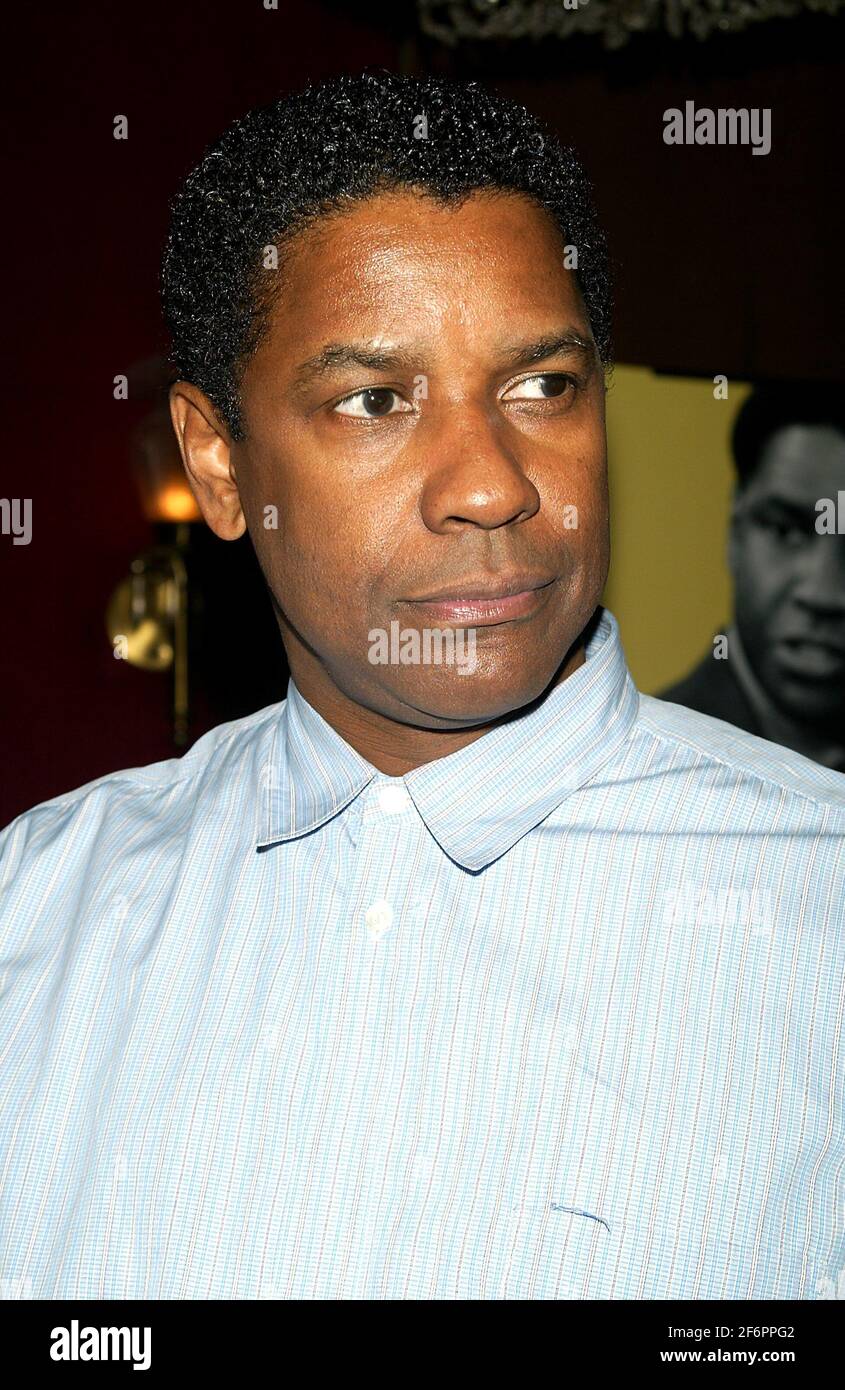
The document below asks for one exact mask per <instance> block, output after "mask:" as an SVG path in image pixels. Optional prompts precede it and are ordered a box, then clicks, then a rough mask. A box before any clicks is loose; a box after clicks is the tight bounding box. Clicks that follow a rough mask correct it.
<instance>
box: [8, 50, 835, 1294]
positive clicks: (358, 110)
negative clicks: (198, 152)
mask: <svg viewBox="0 0 845 1390" xmlns="http://www.w3.org/2000/svg"><path fill="white" fill-rule="evenodd" d="M423 132H424V133H423ZM276 248H278V254H276ZM573 250H574V253H575V255H576V256H577V270H576V269H575V260H574V257H573ZM605 265H606V263H605V257H604V250H603V243H602V238H601V235H600V233H599V231H598V228H597V226H596V223H595V219H594V214H593V212H592V208H591V204H590V200H589V194H588V188H587V185H586V182H585V179H584V176H583V174H582V171H581V169H580V167H579V165H578V163H577V161H576V160H575V158H574V156H573V154H572V153H571V152H570V151H567V150H563V149H561V148H560V146H559V145H558V144H557V143H556V141H555V140H554V139H553V138H552V136H551V135H550V133H549V132H548V131H545V132H541V130H540V128H539V127H538V125H537V123H536V122H535V120H534V119H533V118H532V117H531V116H530V115H529V114H528V113H527V112H526V111H524V110H523V109H522V108H520V107H517V106H513V105H511V104H509V103H505V102H502V101H500V100H498V99H496V98H494V97H492V96H490V95H488V94H486V93H485V92H484V91H483V90H482V89H480V88H479V87H478V86H477V85H475V84H470V85H468V86H459V85H450V84H447V83H444V82H442V81H439V80H434V79H426V80H421V81H416V80H412V79H409V78H399V77H395V76H391V75H388V74H373V75H367V76H364V77H361V78H343V79H337V80H334V81H331V82H329V83H327V84H324V85H322V86H320V87H318V88H314V89H310V90H309V91H307V92H306V93H305V94H303V95H301V96H298V97H296V98H292V99H289V100H286V101H283V102H281V103H279V104H277V105H275V106H273V107H271V108H269V109H268V110H266V111H261V112H254V113H252V114H251V115H249V116H247V117H246V118H245V120H243V121H242V122H240V123H239V124H238V125H236V126H235V127H234V128H233V129H232V130H230V131H229V132H228V133H227V134H226V135H224V137H223V138H222V140H221V141H220V142H219V144H218V145H217V146H216V147H215V148H213V149H212V150H211V151H210V152H209V153H208V154H207V155H206V157H205V159H204V160H203V162H202V163H201V164H200V166H199V167H198V169H196V170H195V171H194V173H193V174H192V175H191V177H190V178H189V180H188V182H187V184H186V186H185V188H184V189H183V191H182V192H181V194H180V196H179V197H178V199H177V200H176V203H175V207H174V212H173V225H172V230H171V235H170V240H169V244H168V249H167V254H166V258H165V272H164V291H165V305H166V311H167V316H168V320H169V323H170V327H171V330H172V333H173V339H174V356H175V360H176V362H177V364H178V368H179V372H180V381H179V383H178V384H177V385H176V386H175V387H174V388H173V392H172V415H173V422H174V426H175V430H176V434H177V437H178V439H179V442H180V447H181V449H182V454H183V458H184V462H185V466H186V469H187V471H188V474H189V476H190V478H191V481H192V485H193V487H194V490H195V492H196V496H197V499H198V501H199V504H200V506H201V507H202V510H203V513H204V515H205V518H206V520H207V522H208V524H209V525H210V526H211V527H212V529H213V530H214V531H215V532H216V533H217V535H219V536H222V537H237V536H239V535H241V534H242V533H243V532H244V529H245V528H248V529H249V531H250V533H251V535H252V538H253V540H254V542H255V546H256V549H257V552H258V556H259V559H260V562H261V565H262V567H263V571H264V574H265V576H266V579H267V583H268V586H269V588H270V591H271V593H272V595H273V600H274V603H275V606H276V610H277V612H278V619H279V625H280V628H281V632H282V637H283V641H284V643H285V647H286V650H287V655H288V660H289V663H290V669H291V674H292V679H291V684H290V685H289V687H288V694H287V700H286V701H285V702H283V703H282V704H280V705H275V706H271V707H270V708H268V709H265V710H262V711H260V712H259V713H257V714H255V715H252V716H250V717H249V718H246V719H242V720H238V721H236V722H234V723H231V724H228V725H224V726H223V727H221V728H218V729H216V730H214V731H213V732H212V733H210V734H208V735H206V736H205V737H204V738H202V739H200V740H199V742H198V743H197V744H196V745H195V746H194V748H193V749H191V751H190V752H189V753H188V754H187V755H186V756H185V757H183V758H181V759H178V760H173V761H170V762H166V763H161V764H158V765H155V766H153V767H149V768H142V769H135V770H131V771H128V772H123V773H117V774H114V775H112V776H108V777H105V778H100V779H99V780H98V781H96V782H94V783H92V784H91V785H90V786H88V787H85V788H82V789H81V790H79V791H77V792H74V793H71V794H70V795H67V796H63V797H59V798H58V799H57V800H55V801H52V802H50V803H48V804H46V805H44V806H41V807H37V808H36V809H35V810H34V811H32V812H30V813H29V814H27V815H24V816H22V817H21V818H20V819H19V820H18V821H16V822H15V823H14V824H13V825H12V826H11V827H10V828H9V829H8V831H7V832H6V835H5V840H4V844H3V849H4V864H3V876H4V877H3V882H4V883H5V885H6V886H5V896H4V900H3V914H4V915H3V919H2V920H3V944H2V950H3V960H4V964H5V969H6V972H7V973H6V1000H5V1008H4V1013H3V1023H2V1032H0V1049H1V1050H0V1056H2V1058H3V1064H2V1065H3V1071H2V1077H3V1085H4V1093H3V1097H2V1099H3V1104H2V1112H0V1113H2V1117H3V1118H2V1126H3V1128H2V1144H0V1172H2V1173H3V1190H2V1201H3V1222H2V1243H3V1252H2V1253H3V1268H4V1270H6V1271H7V1272H8V1275H10V1276H11V1275H13V1276H14V1277H16V1278H19V1279H26V1280H29V1281H30V1285H31V1291H32V1295H33V1296H34V1297H47V1296H53V1295H56V1296H58V1295H71V1294H72V1295H73V1296H76V1297H91V1298H113V1297H116V1298H137V1297H152V1298H255V1297H262V1298H306V1299H334V1298H352V1299H404V1298H407V1299H429V1298H432V1299H467V1298H471V1299H476V1298H485V1299H486V1298H491V1299H499V1298H518V1299H524V1298H531V1299H533V1298H539V1299H547V1298H548V1299H553V1298H575V1299H580V1298H636V1299H639V1298H684V1297H691V1298H719V1297H726V1298H744V1297H768V1296H773V1297H783V1298H816V1297H821V1296H826V1292H827V1291H828V1290H829V1289H830V1287H831V1279H833V1281H834V1284H835V1279H836V1276H837V1273H838V1270H839V1269H840V1268H841V1267H842V1265H843V1263H845V1259H844V1258H843V1256H844V1255H845V1249H844V1248H843V1237H842V1223H841V1212H842V1186H841V1182H842V1167H843V1161H845V1146H843V1142H842V1131H841V1122H842V1100H843V1097H842V1078H843V1076H845V1057H843V1055H842V1036H843V1034H842V1029H841V1027H840V1024H841V1019H842V995H843V969H842V966H843V949H844V948H843V932H842V901H843V891H842V890H843V874H842V850H843V830H845V781H843V779H842V778H841V777H840V776H838V775H836V774H834V773H832V772H829V771H827V770H825V769H823V768H819V767H817V766H815V765H814V764H812V763H811V762H808V761H806V760H805V759H803V758H801V757H799V756H797V755H792V754H784V753H783V752H782V751H781V750H776V749H774V748H773V747H771V746H770V745H769V744H768V743H766V742H763V741H762V740H760V739H757V738H753V737H751V736H749V735H746V734H743V733H740V732H738V731H737V730H735V729H731V728H730V727H728V726H726V725H723V724H721V723H718V722H716V721H714V720H712V719H708V718H706V717H704V716H701V715H698V714H694V713H691V712H688V711H685V710H681V709H677V708H673V707H671V706H669V705H665V704H662V703H661V702H659V701H657V700H650V699H648V698H645V697H641V696H639V695H638V693H637V691H636V689H635V687H634V685H633V683H632V681H631V678H630V676H629V674H628V671H627V669H626V666H625V662H624V658H623V654H622V650H621V647H620V643H619V634H618V630H617V626H616V623H615V621H614V619H613V618H612V616H611V615H609V614H607V613H603V612H602V611H601V610H600V609H599V608H598V603H599V596H600V594H601V591H602V587H603V585H604V581H605V575H606V571H607V565H608V540H607V537H608V507H607V490H606V470H605V464H606V460H605V428H604V374H603V363H604V361H606V359H607V355H608V282H607V273H606V268H605ZM393 624H396V625H397V626H396V627H395V628H394V627H393V626H392V625H393ZM433 630H436V631H438V632H440V633H442V632H443V631H446V632H447V633H451V634H452V637H453V638H454V637H455V634H456V632H457V631H460V632H461V633H469V634H471V635H472V636H473V640H474V648H473V661H472V663H468V662H467V663H464V665H465V667H466V669H464V666H461V665H459V664H458V662H457V661H455V660H453V661H449V660H448V659H447V660H440V661H428V662H425V660H424V659H422V658H421V657H420V655H419V654H420V653H421V652H422V651H423V638H424V637H425V635H426V634H427V633H428V634H429V635H430V634H431V632H432V631H433ZM409 633H410V638H409V636H408V634H409ZM380 634H381V636H382V637H385V640H386V642H387V648H386V649H387V652H388V659H385V660H382V659H381V656H378V654H379V652H380V651H381V647H380V645H379V635H380ZM388 634H389V635H390V638H391V639H392V638H393V636H394V635H395V636H396V639H397V643H401V647H400V648H399V651H400V655H399V656H398V657H397V655H396V654H395V650H394V652H393V653H391V645H390V641H388V640H387V635H388ZM395 646H396V644H394V647H395ZM415 650H416V652H417V658H418V659H416V660H412V659H410V658H412V657H413V656H414V652H415ZM443 650H445V652H446V655H447V657H448V655H449V653H450V651H451V653H452V654H453V655H454V653H455V652H456V651H457V650H458V648H457V645H456V644H454V643H453V646H452V647H451V648H450V647H449V645H448V644H446V645H445V647H444V648H443ZM374 652H376V655H377V656H378V659H376V660H373V659H371V657H372V655H373V653H374ZM382 654H383V653H382ZM406 657H408V658H409V659H405V658H406ZM470 667H471V669H470Z"/></svg>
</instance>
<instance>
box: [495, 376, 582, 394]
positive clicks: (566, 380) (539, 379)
mask: <svg viewBox="0 0 845 1390" xmlns="http://www.w3.org/2000/svg"><path fill="white" fill-rule="evenodd" d="M576 384H577V383H576V381H575V379H574V377H571V376H569V375H568V374H567V373H566V372H542V373H540V374H539V375H538V376H529V377H525V378H524V379H523V380H522V381H518V382H517V383H516V385H515V386H512V387H511V388H510V390H509V391H507V392H506V393H505V394H504V396H502V400H503V401H547V400H554V399H559V398H560V397H561V396H564V395H566V394H567V392H573V391H574V390H575V387H576Z"/></svg>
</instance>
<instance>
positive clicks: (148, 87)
mask: <svg viewBox="0 0 845 1390" xmlns="http://www.w3.org/2000/svg"><path fill="white" fill-rule="evenodd" d="M843 33H845V25H843V21H842V20H841V19H831V18H826V17H822V16H810V17H807V18H804V19H799V20H791V21H775V22H771V23H769V24H765V25H760V26H757V27H755V28H753V29H752V30H750V31H749V32H747V33H746V34H745V35H740V36H732V37H724V38H722V37H720V38H718V39H711V40H708V41H706V42H704V43H699V42H697V41H696V40H694V39H685V40H682V41H673V40H670V39H668V38H659V37H656V36H648V35H645V36H642V37H638V38H636V39H634V40H633V41H632V42H631V44H630V45H629V46H628V48H627V49H625V50H623V51H622V52H620V53H617V54H608V53H607V51H606V50H605V49H604V48H603V47H602V45H601V43H600V41H599V40H596V39H586V38H577V39H572V40H567V41H565V42H560V41H556V40H546V41H543V42H542V43H541V44H539V45H536V44H530V43H520V44H517V45H506V46H496V47H488V46H486V45H484V44H481V43H476V44H474V45H469V46H467V47H465V48H462V49H456V50H453V49H449V48H447V47H445V46H442V45H439V44H437V43H435V42H433V41H431V40H425V39H423V38H421V37H420V35H419V33H418V31H417V28H416V22H415V10H414V6H413V5H412V4H408V3H404V0H394V3H390V4H382V5H379V4H375V5H372V4H370V5H365V4H359V3H349V4H342V3H331V0H322V3H318V0H304V3H301V4H295V3H288V2H287V0H280V8H279V10H278V11H267V10H265V9H264V8H263V6H262V4H261V0H205V3H188V2H187V0H166V2H165V0H144V3H139V0H121V2H120V3H119V4H108V3H102V0H101V2H100V3H95V2H94V0H83V2H82V3H78V4H75V5H71V6H67V5H61V6H59V5H50V4H47V5H44V4H41V5H38V6H37V8H36V7H34V8H33V12H32V14H31V16H30V17H29V18H28V19H24V20H21V18H20V16H19V17H18V20H17V27H16V30H15V32H14V33H12V32H9V31H8V30H7V33H6V35H5V38H6V64H5V72H4V89H5V92H6V96H7V101H8V107H7V116H6V121H5V123H4V126H5V128H4V142H3V144H4V155H5V160H6V169H5V178H4V187H5V192H6V199H5V202H6V210H5V214H4V236H5V238H6V240H7V248H6V252H5V257H4V265H5V269H6V274H7V292H6V304H7V306H8V307H9V310H10V313H9V315H8V317H7V321H6V323H5V325H4V329H5V331H4V334H3V337H4V343H5V348H6V355H7V365H6V370H5V372H4V381H5V384H6V399H5V409H4V411H3V465H2V469H3V471H2V482H1V483H0V494H2V496H4V497H10V498H11V497H19V498H26V497H29V498H32V504H33V540H32V543H31V544H30V545H29V546H12V543H11V537H9V536H0V566H2V569H1V570H0V584H2V589H0V592H1V593H2V600H3V602H2V618H1V619H0V651H2V661H3V672H2V715H3V741H2V755H1V756H0V824H5V823H6V822H7V821H8V820H9V819H11V818H12V816H14V815H16V814H17V813H18V812H20V811H22V810H24V809H26V808H27V807H29V806H31V805H33V804H35V803H37V802H39V801H42V800H44V799H46V798H48V797H51V796H54V795H57V794H59V793H60V792H62V791H66V790H69V789H70V788H72V787H75V786H78V785H80V784H82V783H84V782H87V781H90V780H91V779H92V778H94V777H97V776H99V775H100V774H102V773H105V772H108V771H112V770H114V769H116V768H119V767H129V766H134V765H137V764H140V763H145V762H150V761H153V760H156V759H159V758H165V757H170V756H174V755H175V752H176V750H175V749H174V747H173V745H172V742H171V740H170V726H169V709H168V693H167V688H166V687H167V680H166V678H164V677H160V676H156V675H153V674H150V673H147V672H144V671H138V670H135V669H133V668H131V667H129V666H128V665H127V664H126V663H125V662H120V661H115V660H114V657H113V655H112V649H111V646H110V644H109V640H108V638H107V635H106V632H105V626H104V612H105V607H106V604H107V602H108V598H109V595H110V593H111V591H112V589H113V588H114V586H115V584H116V583H117V582H118V581H119V580H120V579H121V578H122V577H123V576H124V574H125V573H126V571H127V568H128V564H129V561H130V560H131V558H132V556H133V555H134V554H136V552H138V551H139V550H142V549H143V548H144V547H145V546H147V545H148V544H150V542H151V540H152V534H151V531H150V527H149V525H148V523H146V522H145V521H144V519H143V516H142V514H141V511H140V508H139V503H138V497H137V493H136V490H135V486H134V483H133V479H132V477H131V474H130V471H129V467H128V439H129V435H130V432H131V429H132V427H133V424H134V423H135V422H136V421H137V419H138V417H139V413H140V412H141V411H142V410H143V409H145V408H146V407H145V406H143V405H142V404H141V403H139V402H138V401H136V400H130V401H128V402H119V401H115V400H114V399H113V396H112V390H113V384H112V383H113V378H114V376H115V375H116V374H118V373H120V372H128V371H129V369H130V367H131V366H132V364H133V363H136V362H138V361H139V360H140V359H144V358H146V357H148V356H150V355H152V354H156V353H159V352H163V351H165V350H166V339H165V337H164V330H163V326H162V324H161V321H160V318H159V310H158V300H157V277H158V264H159V258H160V254H161V248H162V244H163V240H164V236H165V231H166V225H167V208H168V201H169V199H170V197H171V195H172V193H173V192H174V190H175V188H176V186H177V184H178V183H179V181H180V180H181V179H182V178H183V177H184V175H185V174H186V173H187V172H188V171H189V169H190V168H191V167H192V165H193V164H194V163H195V162H196V161H197V159H198V158H199V156H200V154H201V152H202V150H203V148H204V146H205V145H206V144H207V143H208V142H209V141H210V140H212V139H213V138H215V137H216V136H217V135H218V134H219V133H220V132H221V131H222V129H223V128H224V127H225V126H226V125H227V124H228V123H229V122H230V121H231V120H232V119H234V118H235V117H236V116H238V115H240V114H241V113H242V112H243V111H244V110H245V109H247V108H248V107H250V106H252V105H255V104H257V103H260V102H263V101H268V100H272V99H273V98H274V97H276V96H278V95H280V94H282V93H284V92H287V91H290V90H292V89H295V88H297V87H300V86H302V85H303V84H304V82H305V81H306V80H308V79H309V78H319V77H322V76H324V75H328V74H332V73H338V72H353V71H360V69H361V68H363V67H365V66H385V67H388V68H391V69H396V70H400V69H401V70H404V71H436V72H440V73H443V74H445V75H455V76H470V75H472V76H477V77H479V78H481V79H482V80H484V81H486V82H488V83H489V84H490V85H491V86H494V87H496V88H497V89H499V90H500V91H502V92H504V93H505V94H508V95H512V96H516V97H518V98H519V99H521V100H522V101H524V102H525V103H526V104H527V105H529V106H531V107H532V108H533V109H535V110H536V111H538V112H539V113H540V114H541V115H542V116H544V117H545V118H546V119H547V120H548V121H549V122H550V124H552V125H553V126H554V127H556V128H557V129H558V130H559V131H560V133H561V134H562V135H563V136H564V138H565V139H566V140H567V141H568V142H571V143H573V144H574V145H576V147H578V148H579V150H580V152H581V153H582V155H583V157H584V160H585V162H586V164H587V167H588V169H589V171H590V173H591V174H592V176H593V179H594V181H595V183H596V186H597V197H598V203H599V207H600V210H601V212H602V214H603V216H604V219H605V221H606V224H607V226H608V230H609V233H610V237H611V246H612V250H613V252H614V255H615V259H616V262H617V278H618V291H617V298H618V308H617V326H616V356H617V359H618V360H619V361H620V362H625V363H632V364H643V365H648V366H651V367H653V368H656V369H658V370H663V371H670V372H678V373H684V374H699V373H700V374H703V375H706V376H708V377H711V378H712V376H713V375H714V374H715V373H717V372H722V373H725V374H726V375H728V376H729V377H736V378H743V379H749V378H756V377H761V376H769V377H772V376H773V377H778V378H783V379H784V380H786V379H788V378H794V377H832V376H834V375H838V374H840V372H841V361H840V360H839V357H838V354H839V353H840V352H841V349H839V348H838V344H839V343H840V342H841V334H840V330H839V325H840V323H841V322H842V317H843V304H842V279H841V275H840V274H839V261H840V256H841V247H842V245H843V244H845V235H843V233H845V226H843V218H842V211H841V209H842V203H841V195H840V193H839V185H840V183H841V177H842V169H841V155H840V143H841V114H840V113H841V99H842V92H843V87H845V80H843V79H845V61H843V57H842V54H843V51H845V50H843V43H842V39H843ZM686 100H694V101H695V103H696V105H697V106H699V107H700V106H709V107H711V108H714V109H715V108H717V107H755V106H758V107H771V108H772V151H771V153H770V154H769V155H767V156H765V157H759V156H753V157H752V156H751V153H750V151H749V150H748V149H747V148H742V147H736V148H733V149H731V148H726V147H720V148H718V149H716V148H701V149H698V150H697V151H696V170H697V177H696V178H695V179H692V178H690V176H689V165H688V163H687V162H686V161H684V160H678V159H675V158H674V157H673V150H672V148H671V147H667V146H665V145H664V144H663V141H662V128H663V121H662V117H663V112H664V110H665V109H666V108H668V107H670V106H678V107H681V108H683V105H684V102H685V101H686ZM118 114H122V115H126V116H127V117H128V120H129V139H128V140H127V141H116V140H114V139H113V136H112V129H113V119H114V117H115V116H116V115H118ZM203 565H204V574H205V580H204V583H205V586H206V593H205V600H206V601H205V618H204V620H203V627H202V632H201V638H202V640H201V644H200V648H201V650H200V654H199V655H198V661H197V665H196V667H195V671H194V675H195V677H197V678H198V687H199V695H200V698H199V699H198V703H197V709H196V715H195V721H194V726H193V728H192V737H196V736H198V735H199V734H200V733H202V732H203V731H204V730H205V729H206V728H208V727H210V726H211V725H213V724H215V723H218V722H220V721H221V720H222V719H228V718H234V717H237V716H239V715H241V714H244V713H247V712H248V711H249V710H251V709H257V708H260V707H261V706H262V705H264V704H267V703H269V702H271V701H272V700H275V699H281V698H282V697H283V695H284V684H285V671H284V666H283V661H282V659H281V656H280V651H279V647H280V643H279V642H278V638H277V637H276V636H275V635H274V634H275V627H274V623H273V620H272V617H271V615H270V611H269V605H268V601H267V598H266V595H265V594H264V592H263V590H262V586H261V584H260V581H259V580H258V578H257V577H256V574H255V570H254V568H253V566H252V557H251V553H250V551H249V547H248V543H244V544H243V545H240V544H239V545H237V546H225V545H223V544H222V543H220V542H216V541H215V540H214V538H213V537H211V536H210V535H208V536H206V537H205V538H204V540H203ZM195 640H196V633H195Z"/></svg>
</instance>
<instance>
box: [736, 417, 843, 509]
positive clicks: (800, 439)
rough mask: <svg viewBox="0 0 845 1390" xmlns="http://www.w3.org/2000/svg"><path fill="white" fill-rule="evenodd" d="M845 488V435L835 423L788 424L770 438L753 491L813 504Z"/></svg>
mask: <svg viewBox="0 0 845 1390" xmlns="http://www.w3.org/2000/svg"><path fill="white" fill-rule="evenodd" d="M839 488H845V435H843V434H841V433H840V432H839V431H838V430H837V429H834V427H833V426H832V425H799V424H796V425H788V426H787V427H786V428H785V429H780V430H778V431H777V432H776V433H775V434H773V435H772V436H771V438H770V439H769V440H767V442H766V444H765V446H764V449H763V453H762V456H761V458H760V464H759V467H758V468H757V471H756V473H755V474H754V476H753V477H752V479H751V483H750V485H749V491H750V492H753V494H754V495H755V496H764V495H765V496H768V495H770V494H777V495H778V496H779V497H784V498H787V499H793V500H795V501H796V502H800V503H802V504H809V505H810V506H813V505H814V504H815V503H816V502H817V501H818V499H819V498H820V497H830V496H831V495H832V496H834V497H835V495H836V492H837V490H838V489H839Z"/></svg>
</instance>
